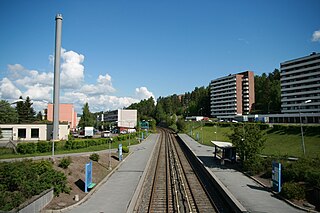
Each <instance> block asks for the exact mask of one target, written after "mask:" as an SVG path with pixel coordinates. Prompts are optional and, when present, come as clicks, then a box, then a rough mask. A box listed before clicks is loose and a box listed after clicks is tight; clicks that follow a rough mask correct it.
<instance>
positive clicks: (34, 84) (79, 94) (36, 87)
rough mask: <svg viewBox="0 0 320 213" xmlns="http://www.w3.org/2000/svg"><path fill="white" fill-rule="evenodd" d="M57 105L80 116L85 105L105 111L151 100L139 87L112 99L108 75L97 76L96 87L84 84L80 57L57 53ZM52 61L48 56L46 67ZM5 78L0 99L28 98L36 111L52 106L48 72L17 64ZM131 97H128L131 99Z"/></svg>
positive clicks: (0, 87)
mask: <svg viewBox="0 0 320 213" xmlns="http://www.w3.org/2000/svg"><path fill="white" fill-rule="evenodd" d="M61 58H62V63H61V75H60V76H61V77H60V103H72V104H74V106H75V110H76V112H78V113H82V107H83V105H84V104H85V103H86V102H88V104H89V107H90V111H91V112H98V111H107V110H114V109H120V108H124V107H128V106H129V105H131V104H132V103H137V102H139V101H140V100H143V99H148V98H150V97H154V95H153V93H152V92H150V91H149V90H148V89H147V88H146V87H139V88H136V89H135V90H133V91H132V94H128V96H125V97H118V96H116V95H115V92H116V89H115V88H114V87H113V85H112V77H111V76H110V75H109V74H107V73H106V74H100V75H99V76H98V77H97V79H96V83H93V84H86V83H85V82H84V80H85V76H84V74H85V73H84V71H85V69H84V65H83V61H84V56H83V55H82V54H79V53H76V52H74V51H66V50H65V49H62V50H61ZM52 60H53V58H52V56H49V63H51V62H52ZM8 71H9V75H8V76H7V77H5V78H3V79H0V98H1V99H6V100H16V99H17V98H18V97H19V96H21V95H22V96H23V98H26V97H27V96H29V97H30V99H31V101H32V102H33V103H34V105H33V106H34V108H35V110H36V111H40V110H43V109H44V108H45V107H46V105H47V102H52V97H53V78H54V76H53V75H54V74H53V72H52V71H49V72H39V71H37V70H28V69H27V68H25V67H23V66H22V65H21V64H10V65H8ZM131 96H132V97H131Z"/></svg>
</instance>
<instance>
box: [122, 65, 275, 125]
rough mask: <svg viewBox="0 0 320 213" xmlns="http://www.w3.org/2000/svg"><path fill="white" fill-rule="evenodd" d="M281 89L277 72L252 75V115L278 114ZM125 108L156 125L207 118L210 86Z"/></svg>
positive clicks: (208, 114) (144, 101)
mask: <svg viewBox="0 0 320 213" xmlns="http://www.w3.org/2000/svg"><path fill="white" fill-rule="evenodd" d="M280 107H281V87H280V71H279V70H278V69H275V70H274V71H273V72H271V73H269V74H266V73H263V74H262V75H261V76H258V75H256V76H255V104H254V106H253V111H252V113H262V114H267V113H280ZM128 108H129V109H137V110H138V113H139V116H140V117H142V118H145V119H147V118H150V117H153V118H155V119H156V120H157V122H158V123H159V122H166V123H170V122H171V120H172V118H173V116H177V117H178V118H179V117H186V116H192V115H202V116H207V117H210V115H211V112H210V86H206V87H196V88H195V89H194V90H193V91H192V92H186V93H185V94H183V95H176V94H174V95H171V96H168V97H159V98H158V100H157V103H156V104H155V101H154V100H153V98H149V99H148V100H143V101H141V102H139V103H135V104H132V105H130V106H129V107H128Z"/></svg>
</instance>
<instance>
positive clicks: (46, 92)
mask: <svg viewBox="0 0 320 213" xmlns="http://www.w3.org/2000/svg"><path fill="white" fill-rule="evenodd" d="M52 91H53V87H52V86H43V85H41V84H39V83H37V84H35V85H32V86H29V87H28V89H27V90H26V91H25V92H24V93H23V97H27V96H29V97H30V99H31V100H38V101H47V102H49V101H50V100H51V97H52V95H51V94H52Z"/></svg>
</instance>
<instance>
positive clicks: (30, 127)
mask: <svg viewBox="0 0 320 213" xmlns="http://www.w3.org/2000/svg"><path fill="white" fill-rule="evenodd" d="M0 128H1V131H2V138H0V142H8V141H9V140H10V139H12V140H13V141H49V140H51V139H52V131H53V125H52V124H0ZM68 134H69V128H68V125H67V124H60V125H59V140H66V139H68Z"/></svg>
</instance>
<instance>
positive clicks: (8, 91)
mask: <svg viewBox="0 0 320 213" xmlns="http://www.w3.org/2000/svg"><path fill="white" fill-rule="evenodd" d="M21 95H22V93H21V91H20V90H19V89H18V88H17V87H16V86H15V85H14V84H13V83H12V81H11V80H9V79H8V78H3V79H2V80H1V81H0V97H1V99H9V100H16V99H18V98H19V97H20V96H21Z"/></svg>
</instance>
